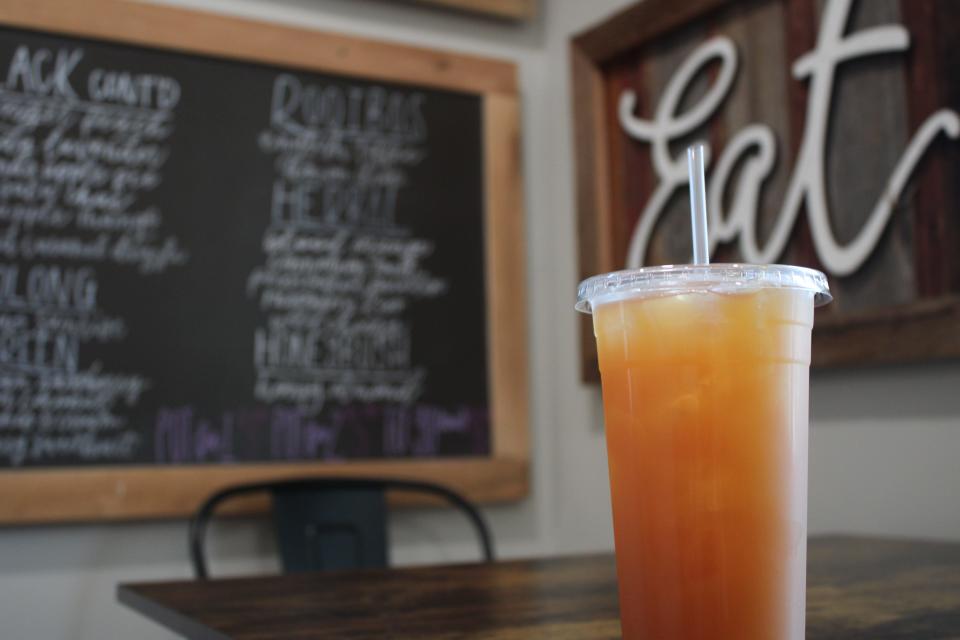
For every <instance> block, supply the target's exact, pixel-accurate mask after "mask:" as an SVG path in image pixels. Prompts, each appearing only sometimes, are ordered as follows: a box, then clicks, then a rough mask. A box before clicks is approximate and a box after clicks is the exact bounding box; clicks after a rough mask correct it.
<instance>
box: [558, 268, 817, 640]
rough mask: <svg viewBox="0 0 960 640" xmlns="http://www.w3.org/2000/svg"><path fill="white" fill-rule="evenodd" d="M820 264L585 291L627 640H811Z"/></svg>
mask: <svg viewBox="0 0 960 640" xmlns="http://www.w3.org/2000/svg"><path fill="white" fill-rule="evenodd" d="M829 300H830V293H829V289H828V286H827V280H826V278H825V277H824V276H823V274H821V273H819V272H817V271H813V270H811V269H803V268H799V267H787V266H779V265H768V266H757V265H737V264H711V265H683V266H666V267H651V268H646V269H637V270H633V271H620V272H615V273H609V274H605V275H600V276H596V277H593V278H590V279H588V280H585V281H584V282H583V283H581V284H580V289H579V292H578V303H577V309H578V310H580V311H583V312H586V313H592V314H593V326H594V334H595V335H596V337H597V351H598V355H599V363H600V375H601V382H602V389H603V407H604V414H605V422H606V434H607V435H606V437H607V452H608V460H609V471H610V493H611V499H612V504H613V525H614V538H615V544H616V554H617V578H618V584H619V592H620V617H621V625H622V629H623V637H624V638H625V639H626V640H665V639H669V640H694V639H703V640H707V639H709V640H716V639H717V638H731V639H732V638H744V639H745V638H749V639H750V640H802V638H803V637H804V619H805V604H806V603H805V582H806V537H807V428H808V393H809V391H808V390H809V366H810V334H811V329H812V327H813V309H814V306H817V305H820V304H825V303H826V302H829Z"/></svg>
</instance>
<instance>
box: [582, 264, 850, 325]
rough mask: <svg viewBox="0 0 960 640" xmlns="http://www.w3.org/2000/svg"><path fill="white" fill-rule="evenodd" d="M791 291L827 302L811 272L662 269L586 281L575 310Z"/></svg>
mask: <svg viewBox="0 0 960 640" xmlns="http://www.w3.org/2000/svg"><path fill="white" fill-rule="evenodd" d="M764 288H775V289H795V290H800V291H809V292H811V293H813V302H814V306H817V307H819V306H822V305H825V304H827V303H828V302H830V301H831V300H832V299H833V296H832V295H831V294H830V285H829V284H828V282H827V277H826V276H825V275H824V274H823V273H821V272H820V271H817V270H816V269H809V268H807V267H795V266H791V265H784V264H745V263H735V262H734V263H714V264H667V265H661V266H656V267H643V268H640V269H625V270H622V271H612V272H610V273H602V274H599V275H595V276H592V277H590V278H587V279H586V280H584V281H583V282H581V283H580V286H579V287H578V288H577V303H576V305H575V308H576V310H577V311H580V312H581V313H587V314H589V313H592V312H593V309H594V308H595V307H596V306H597V305H598V304H602V303H606V302H612V301H614V300H616V299H623V298H626V297H635V296H639V297H648V296H661V295H673V294H678V293H694V292H703V291H713V292H718V293H742V292H746V291H753V290H756V289H764Z"/></svg>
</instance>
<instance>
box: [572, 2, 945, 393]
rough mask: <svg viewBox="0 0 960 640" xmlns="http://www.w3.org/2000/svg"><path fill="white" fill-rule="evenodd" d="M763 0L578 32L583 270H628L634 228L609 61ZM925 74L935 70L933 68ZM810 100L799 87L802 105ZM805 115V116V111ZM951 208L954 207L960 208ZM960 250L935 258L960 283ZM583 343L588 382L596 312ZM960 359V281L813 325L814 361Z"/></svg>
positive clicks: (615, 20) (940, 239)
mask: <svg viewBox="0 0 960 640" xmlns="http://www.w3.org/2000/svg"><path fill="white" fill-rule="evenodd" d="M757 1H762V0H685V1H684V2H676V1H675V0H643V2H639V3H637V4H635V5H631V6H629V7H627V8H625V9H623V10H621V11H619V12H617V13H615V14H613V15H611V16H610V17H608V18H607V19H605V20H603V21H602V22H600V23H599V24H597V25H595V26H593V27H590V28H588V29H587V30H585V31H583V32H582V33H580V34H577V35H576V36H574V37H573V38H572V40H571V42H570V58H571V73H572V101H573V115H574V118H573V124H574V145H575V149H576V162H577V164H576V185H577V201H576V208H577V214H578V234H579V249H580V256H579V266H580V276H581V278H587V277H589V276H592V275H596V274H599V273H605V272H608V271H614V270H617V269H620V268H623V267H622V266H619V265H618V263H617V260H616V259H615V255H616V254H617V249H616V247H615V246H614V238H625V237H627V234H629V230H628V229H626V228H623V227H624V226H625V223H624V222H623V216H621V215H619V214H620V213H621V211H622V208H623V203H622V202H620V201H618V196H617V195H616V193H614V192H615V189H614V188H613V184H614V181H615V178H614V173H615V171H614V169H613V167H612V166H611V157H610V143H609V136H608V131H609V127H610V122H609V115H608V108H607V105H606V91H605V84H604V77H605V76H604V70H605V67H606V66H607V65H609V64H611V63H613V62H615V61H616V60H617V59H622V57H623V56H624V55H626V54H628V53H629V52H630V51H632V50H635V49H637V48H638V47H641V46H644V45H646V44H648V43H650V42H652V41H654V40H656V39H657V38H660V37H663V36H667V35H669V34H670V33H671V32H673V31H675V30H678V29H680V28H682V27H684V26H685V25H688V24H690V23H692V22H694V21H696V20H698V19H701V18H704V17H709V16H710V15H711V14H712V13H714V12H718V11H720V10H722V9H724V8H727V7H729V6H731V5H735V4H741V5H745V4H747V3H749V2H757ZM766 1H773V0H766ZM811 2H812V0H811ZM921 13H922V12H921ZM807 17H808V18H809V20H806V21H797V22H803V23H804V24H793V23H791V29H801V28H805V29H810V30H812V32H811V34H810V37H811V39H813V38H815V36H816V29H817V26H816V24H814V23H813V22H812V17H811V16H807ZM922 18H923V19H924V20H926V21H927V23H929V24H933V23H935V22H936V21H937V19H938V18H937V17H936V16H934V15H924V16H922ZM806 22H809V24H806ZM908 26H909V25H908ZM925 26H928V25H926V24H925ZM917 40H918V41H919V40H921V39H920V38H917ZM933 46H934V45H932V44H930V43H922V42H917V43H916V47H917V48H918V49H920V48H922V49H923V50H922V53H923V55H926V56H932V55H933V50H932V47H933ZM941 71H942V70H941ZM784 73H787V70H784ZM927 73H930V74H932V73H933V71H928V72H927ZM921 75H922V74H921ZM914 83H915V84H914V85H912V86H910V87H909V88H908V91H911V92H912V94H913V95H919V96H921V97H922V98H923V99H924V100H929V99H931V98H935V93H936V92H935V90H933V89H931V88H930V86H929V85H931V84H932V83H933V80H932V78H921V77H918V78H917V79H915V81H914ZM803 99H804V98H803V96H802V95H801V103H802V101H803ZM937 106H940V105H929V104H926V103H925V107H929V108H930V109H931V110H932V109H933V108H935V107H937ZM791 117H793V116H791ZM799 117H800V118H801V120H802V117H803V116H802V113H801V115H800V116H799ZM801 124H802V122H801ZM931 164H932V163H931ZM927 169H929V170H930V175H928V176H927V179H928V181H930V182H933V183H934V186H936V184H943V181H946V180H949V179H950V178H949V176H948V175H947V173H946V170H945V168H944V166H943V165H942V164H938V165H937V166H935V167H927ZM938 181H940V182H939V183H938ZM928 200H929V198H928ZM918 203H919V206H921V207H922V208H923V209H925V210H927V211H929V210H930V208H931V205H932V204H935V203H931V202H929V201H924V202H919V201H918ZM953 213H954V214H955V215H956V213H957V212H953ZM928 217H929V216H928ZM926 222H928V223H929V224H928V225H927V226H928V227H929V229H925V231H924V232H925V233H927V234H932V237H930V238H929V241H928V242H927V244H928V245H929V246H933V247H941V248H942V247H949V246H950V243H951V242H953V243H954V244H953V246H954V247H956V246H958V245H957V244H956V243H957V242H960V224H955V225H953V226H952V227H951V226H950V225H947V227H946V228H944V225H943V224H933V222H934V221H931V220H929V219H928V220H926ZM941 222H942V221H941ZM944 253H945V252H944ZM958 255H960V254H958V253H957V252H956V251H954V252H953V257H950V256H949V255H945V256H941V257H940V258H939V259H940V260H941V261H942V264H938V265H937V270H938V271H939V272H942V273H941V274H940V275H938V277H942V278H944V279H947V280H950V281H952V282H954V283H960V258H958V257H957V256H958ZM580 343H581V354H582V358H581V377H582V379H583V380H585V381H598V380H599V370H598V367H597V351H596V341H595V338H594V336H593V327H592V324H591V322H590V318H589V317H585V318H584V319H583V321H582V323H581V332H580ZM958 357H960V290H958V289H957V288H956V286H954V288H951V289H950V291H949V292H948V293H947V294H944V295H936V296H931V297H921V298H918V299H917V300H915V301H913V302H911V303H908V304H903V305H899V306H896V307H889V308H885V309H882V310H879V311H876V312H864V313H855V314H853V313H851V314H844V315H843V316H839V317H830V316H829V315H823V316H821V315H820V314H818V317H817V320H816V323H815V327H814V331H813V355H812V366H814V367H837V366H852V365H864V364H881V363H899V362H910V361H919V360H929V359H945V358H958Z"/></svg>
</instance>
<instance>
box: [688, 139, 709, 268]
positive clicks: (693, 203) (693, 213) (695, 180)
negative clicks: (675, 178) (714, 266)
mask: <svg viewBox="0 0 960 640" xmlns="http://www.w3.org/2000/svg"><path fill="white" fill-rule="evenodd" d="M704 151H705V149H704V146H703V145H702V144H697V145H694V146H692V147H687V170H688V171H689V172H690V221H691V223H692V231H693V264H710V241H709V238H708V236H707V179H706V177H705V175H704V166H703V165H704V160H703V156H704Z"/></svg>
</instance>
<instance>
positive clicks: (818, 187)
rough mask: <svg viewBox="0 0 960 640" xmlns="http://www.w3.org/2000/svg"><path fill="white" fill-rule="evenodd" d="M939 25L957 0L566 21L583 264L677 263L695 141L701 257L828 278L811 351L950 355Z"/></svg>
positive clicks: (952, 171)
mask: <svg viewBox="0 0 960 640" xmlns="http://www.w3.org/2000/svg"><path fill="white" fill-rule="evenodd" d="M958 40H960V3H958V2H956V0H688V1H686V2H683V3H676V2H675V1H672V0H645V1H644V2H641V3H639V4H637V5H635V6H633V7H630V8H628V9H626V10H624V11H622V12H621V13H619V14H617V15H614V16H612V17H611V18H609V19H608V20H606V21H605V22H603V23H602V24H600V25H598V26H596V27H594V28H592V29H590V30H588V31H587V32H585V33H583V34H581V35H579V36H577V37H576V38H575V39H574V40H573V43H572V44H573V46H572V54H573V55H572V58H573V72H574V75H573V78H574V111H575V117H576V119H575V126H576V143H577V158H578V161H579V164H578V175H577V182H578V208H579V218H580V266H581V271H582V275H583V276H588V275H592V274H595V273H600V272H604V271H611V270H616V269H624V268H635V267H640V266H646V265H654V264H670V263H683V262H689V261H690V252H691V247H690V232H689V214H688V209H687V207H688V204H687V203H688V196H687V168H686V155H685V153H684V149H685V147H686V146H687V145H688V144H690V143H692V142H695V141H703V142H705V143H707V145H708V147H709V151H708V168H707V183H708V205H709V214H710V215H709V222H710V247H711V254H712V260H713V261H714V262H756V263H773V262H779V263H787V264H797V265H803V266H809V267H814V268H816V269H820V270H822V271H824V272H825V273H826V274H827V275H828V276H829V277H830V286H831V289H832V291H833V294H834V297H835V300H834V302H833V303H832V304H831V305H829V306H828V307H825V308H824V309H822V310H821V311H820V312H818V313H819V315H818V317H817V321H816V328H815V330H814V349H813V358H814V362H813V364H814V365H845V364H861V363H874V362H895V361H906V360H918V359H926V358H936V357H941V358H942V357H957V356H960V76H958V74H957V70H958V69H960V47H957V46H956V43H957V42H958ZM593 344H594V342H593V338H592V335H591V333H590V329H589V325H585V327H584V339H583V346H584V353H585V357H584V373H585V376H586V377H595V376H596V373H595V372H596V354H595V351H594V347H593Z"/></svg>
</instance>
